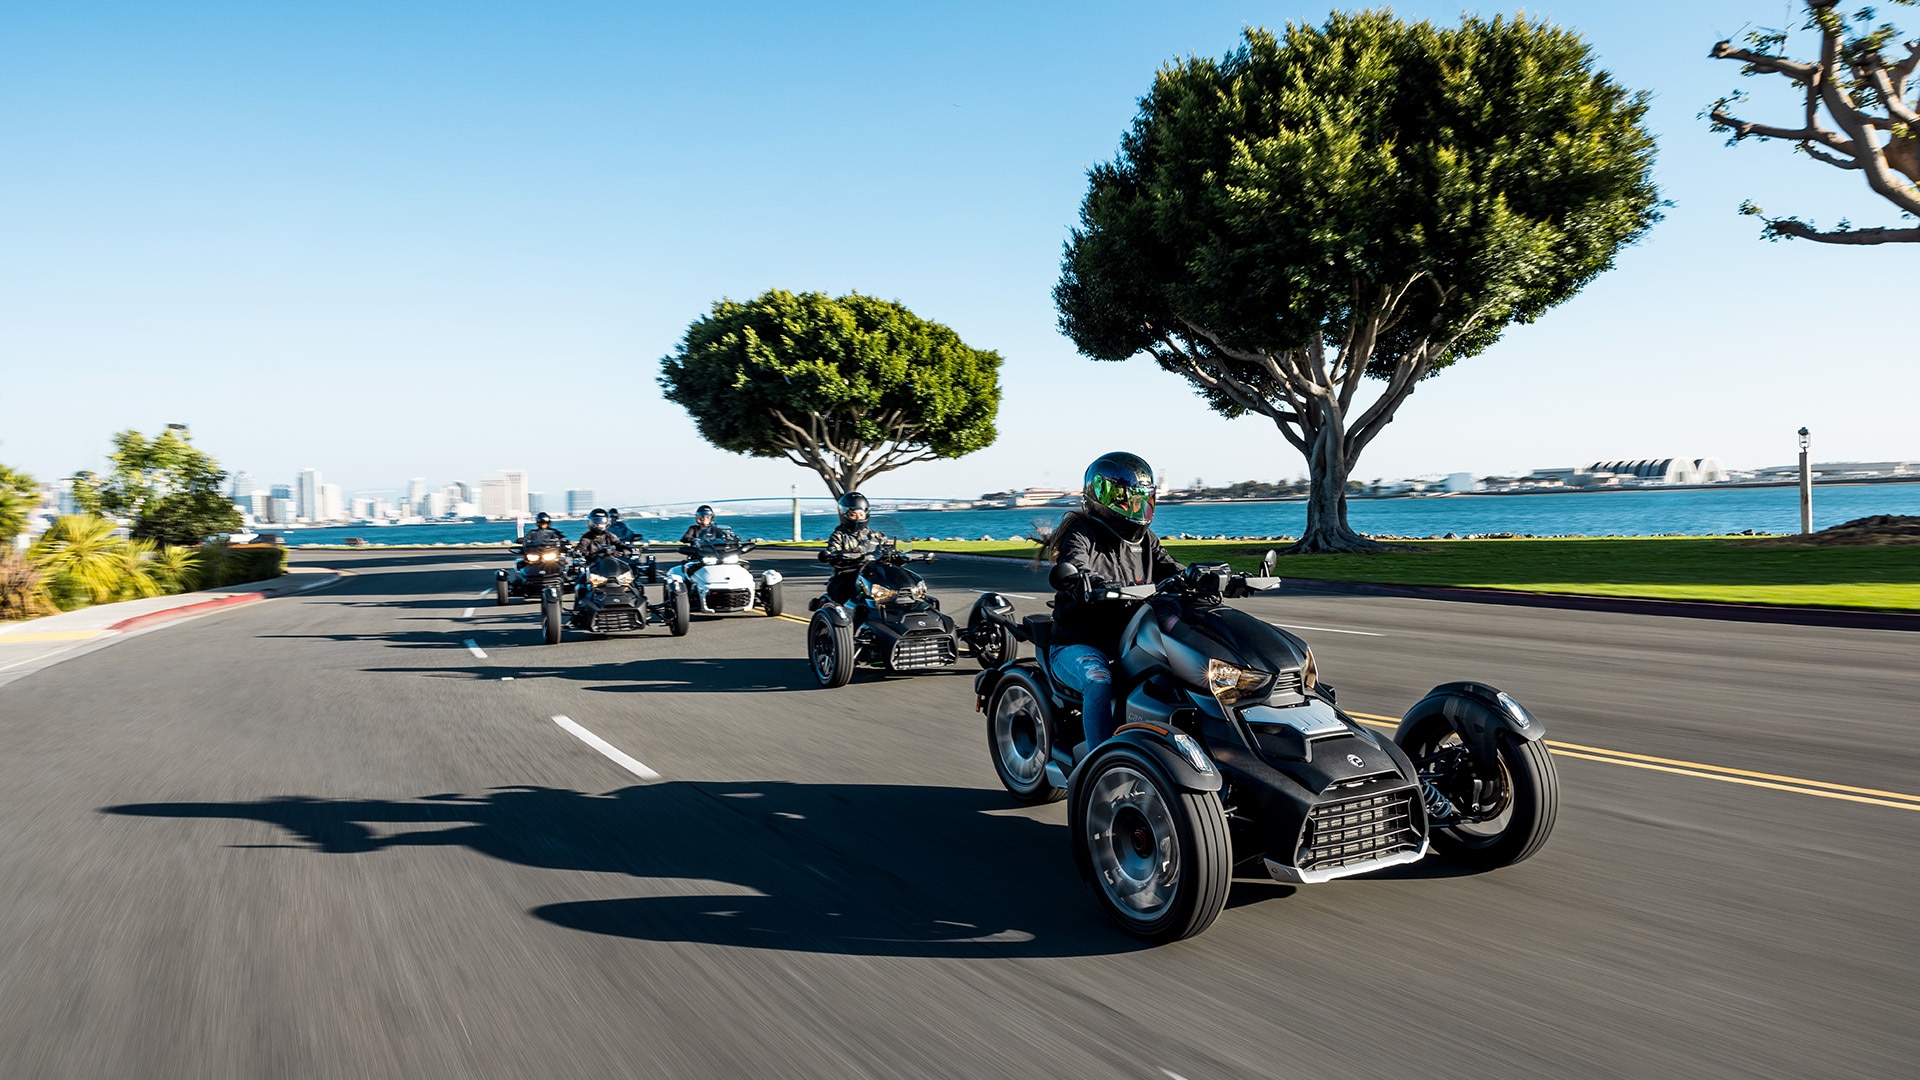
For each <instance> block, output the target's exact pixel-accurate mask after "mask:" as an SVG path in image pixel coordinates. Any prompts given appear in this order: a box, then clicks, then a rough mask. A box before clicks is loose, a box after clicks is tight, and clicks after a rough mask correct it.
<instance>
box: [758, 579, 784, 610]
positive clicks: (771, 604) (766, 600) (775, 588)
mask: <svg viewBox="0 0 1920 1080" xmlns="http://www.w3.org/2000/svg"><path fill="white" fill-rule="evenodd" d="M760 607H761V609H762V610H764V611H765V612H766V613H767V615H768V617H770V618H771V617H778V616H779V614H780V613H781V612H783V611H785V610H787V597H786V593H785V591H784V590H782V589H781V587H780V583H779V582H777V581H776V582H774V583H773V584H771V585H768V586H767V587H766V589H765V590H764V591H763V592H762V593H761V594H760Z"/></svg>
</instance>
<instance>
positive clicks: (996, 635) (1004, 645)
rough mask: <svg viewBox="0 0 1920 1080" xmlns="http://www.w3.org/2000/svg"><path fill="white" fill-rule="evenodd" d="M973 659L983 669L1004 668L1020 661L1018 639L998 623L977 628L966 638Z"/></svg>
mask: <svg viewBox="0 0 1920 1080" xmlns="http://www.w3.org/2000/svg"><path fill="white" fill-rule="evenodd" d="M967 640H968V641H970V642H972V644H973V659H974V661H975V662H976V663H978V664H979V665H980V666H981V667H983V668H997V667H1005V666H1006V665H1008V664H1011V663H1013V662H1014V661H1015V660H1018V659H1020V639H1019V638H1016V637H1014V636H1013V632H1012V631H1010V630H1008V629H1007V628H1006V627H1004V626H1001V625H1000V624H999V623H993V624H990V625H987V626H981V627H977V628H975V629H974V630H973V632H972V633H971V634H970V635H969V636H968V638H967Z"/></svg>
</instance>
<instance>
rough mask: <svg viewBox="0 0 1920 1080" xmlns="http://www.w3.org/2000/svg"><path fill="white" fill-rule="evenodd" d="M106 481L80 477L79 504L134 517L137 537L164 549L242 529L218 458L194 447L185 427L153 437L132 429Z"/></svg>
mask: <svg viewBox="0 0 1920 1080" xmlns="http://www.w3.org/2000/svg"><path fill="white" fill-rule="evenodd" d="M107 459H108V460H109V461H110V462H112V464H113V471H112V472H111V473H110V474H109V475H108V476H107V478H106V479H105V480H100V479H99V478H96V477H94V476H93V475H92V474H91V473H77V474H75V475H74V477H73V480H74V485H73V486H74V501H75V502H76V503H78V504H80V506H81V507H82V508H83V509H85V510H87V511H88V512H90V513H100V514H108V515H113V516H116V517H125V518H131V519H133V529H132V530H131V531H132V533H133V538H134V539H136V540H150V541H153V542H154V543H156V544H159V545H162V546H171V545H176V544H198V543H200V542H202V541H204V540H206V539H207V538H208V537H210V536H215V535H218V534H220V533H229V532H235V531H237V530H238V529H239V528H240V527H241V525H242V524H243V520H242V518H241V517H240V510H239V508H238V507H236V506H234V505H233V503H232V501H231V500H229V499H227V497H226V496H224V495H222V494H221V493H220V486H221V484H222V483H224V482H225V481H226V479H227V474H226V472H225V470H223V469H221V468H220V463H219V462H218V461H216V460H214V457H213V455H211V454H209V453H207V452H206V451H204V450H202V449H200V448H199V447H197V446H195V445H193V437H192V435H191V434H190V433H189V432H188V431H187V429H186V428H185V427H184V426H179V425H169V426H168V427H167V429H166V430H165V431H163V432H161V433H160V434H159V435H157V436H155V437H153V438H151V439H149V438H147V437H146V436H145V435H142V434H140V433H139V432H138V431H134V430H132V429H129V430H126V431H122V432H120V433H118V434H116V435H115V436H114V437H113V453H111V454H109V455H107Z"/></svg>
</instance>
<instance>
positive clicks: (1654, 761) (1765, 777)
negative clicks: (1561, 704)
mask: <svg viewBox="0 0 1920 1080" xmlns="http://www.w3.org/2000/svg"><path fill="white" fill-rule="evenodd" d="M1347 715H1348V716H1351V717H1353V718H1354V719H1356V720H1358V721H1360V722H1361V723H1363V724H1366V725H1368V726H1370V727H1377V728H1386V729H1388V730H1392V729H1394V728H1396V727H1399V726H1400V721H1398V720H1396V719H1394V718H1393V717H1391V716H1376V715H1374V714H1372V713H1359V712H1355V713H1348V714H1347ZM1546 743H1547V748H1548V749H1550V750H1551V751H1553V752H1554V753H1555V754H1558V755H1560V756H1561V757H1570V758H1579V759H1580V760H1582V761H1601V762H1605V763H1607V764H1609V765H1625V766H1627V767H1628V768H1630V769H1650V770H1652V771H1654V772H1663V773H1672V774H1673V775H1675V776H1692V777H1697V778H1699V779H1702V780H1719V781H1721V782H1723V783H1728V784H1744V785H1746V786H1747V787H1757V788H1767V789H1768V790H1770V791H1788V792H1792V793H1793V794H1795V795H1815V796H1818V797H1820V798H1822V799H1841V800H1843V801H1846V802H1855V803H1865V804H1867V805H1868V806H1886V807H1891V808H1893V809H1895V810H1915V811H1920V795H1907V794H1904V793H1902V792H1898V791H1881V790H1880V789H1878V788H1863V787H1853V786H1852V785H1849V784H1833V783H1828V782H1827V781H1825V780H1806V779H1803V778H1801V777H1798V776H1781V775H1779V774H1777V773H1764V772H1754V771H1752V770H1750V769H1732V768H1728V767H1727V766H1725V765H1708V764H1705V763H1703V762H1698V761H1682V760H1680V759H1678V758H1664V757H1654V756H1653V755H1651V754H1629V753H1627V752H1626V751H1624V750H1608V749H1606V748H1604V747H1599V746H1583V745H1581V744H1580V743H1570V742H1559V741H1557V740H1554V739H1548V740H1546Z"/></svg>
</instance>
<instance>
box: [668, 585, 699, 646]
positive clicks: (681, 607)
mask: <svg viewBox="0 0 1920 1080" xmlns="http://www.w3.org/2000/svg"><path fill="white" fill-rule="evenodd" d="M667 602H668V603H670V604H672V605H673V606H672V609H671V613H670V614H669V615H668V616H667V629H668V630H669V631H671V632H672V633H673V636H674V637H686V636H687V628H688V627H690V626H692V625H693V609H692V606H691V604H690V602H689V601H688V600H687V590H685V589H675V590H673V595H672V596H670V597H668V598H667Z"/></svg>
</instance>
